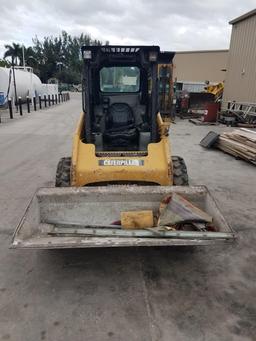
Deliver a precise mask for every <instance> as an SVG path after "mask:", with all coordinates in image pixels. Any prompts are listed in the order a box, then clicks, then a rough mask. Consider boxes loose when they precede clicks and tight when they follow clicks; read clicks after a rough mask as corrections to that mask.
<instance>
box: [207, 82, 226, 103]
mask: <svg viewBox="0 0 256 341" xmlns="http://www.w3.org/2000/svg"><path fill="white" fill-rule="evenodd" d="M205 90H206V92H208V93H210V94H213V95H214V96H215V102H217V101H218V100H220V99H221V98H222V95H223V91H224V83H223V82H220V83H218V84H213V85H208V86H207V87H206V88H205Z"/></svg>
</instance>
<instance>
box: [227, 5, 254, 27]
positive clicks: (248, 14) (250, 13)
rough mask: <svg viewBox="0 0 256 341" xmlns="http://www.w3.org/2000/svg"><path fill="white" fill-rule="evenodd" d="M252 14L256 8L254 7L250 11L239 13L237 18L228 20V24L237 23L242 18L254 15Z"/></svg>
mask: <svg viewBox="0 0 256 341" xmlns="http://www.w3.org/2000/svg"><path fill="white" fill-rule="evenodd" d="M254 15H256V8H254V9H253V10H251V11H250V12H247V13H245V14H243V15H240V16H239V17H237V18H235V19H233V20H231V21H229V24H230V25H234V24H237V23H238V22H240V21H243V20H245V19H248V18H250V17H252V16H254Z"/></svg>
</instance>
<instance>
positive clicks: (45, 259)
mask: <svg viewBox="0 0 256 341" xmlns="http://www.w3.org/2000/svg"><path fill="white" fill-rule="evenodd" d="M80 111H81V99H80V95H79V94H73V95H72V97H71V100H70V101H69V102H67V103H64V104H61V105H58V106H56V107H51V108H50V109H47V110H42V111H40V112H39V111H38V112H32V113H31V114H26V115H25V116H24V117H22V118H21V119H17V120H13V121H10V122H5V123H4V124H0V340H11V341H37V340H49V341H70V340H72V341H80V340H81V341H84V340H86V341H87V340H88V341H90V340H99V341H105V340H125V341H126V340H127V341H133V340H134V341H135V340H138V341H149V340H150V341H158V340H159V341H160V340H166V341H169V340H171V341H194V340H195V341H201V340H207V341H208V340H209V341H219V340H223V341H248V340H256V286H255V283H256V271H255V266H256V248H255V245H256V232H255V229H256V226H255V222H256V201H255V196H256V172H255V167H254V166H252V165H250V164H247V163H245V162H243V161H239V160H236V159H235V158H233V157H231V156H229V155H226V154H224V153H222V152H221V151H214V150H205V149H203V148H201V147H200V146H199V141H200V140H201V138H202V137H203V136H204V135H205V134H206V133H207V132H208V131H209V130H215V131H222V130H224V129H226V128H225V127H205V126H204V127H202V126H194V125H192V124H191V123H189V122H187V121H177V124H175V125H173V126H172V129H171V140H172V144H173V154H175V155H180V156H183V157H184V158H185V160H186V163H187V166H188V169H189V176H190V182H191V184H206V185H207V186H208V187H209V189H210V190H211V192H212V194H213V195H214V197H215V198H216V200H217V202H218V204H219V206H220V207H221V210H222V212H223V214H224V215H225V217H226V219H227V220H228V222H229V223H230V224H231V225H232V227H233V228H234V229H235V230H236V232H237V233H238V240H237V242H236V243H235V244H233V245H229V246H227V245H225V246H218V247H215V246H211V247H169V248H168V247H165V248H138V249H130V248H128V249H124V248H123V249H83V250H53V251H35V250H26V251H24V250H10V249H9V248H8V247H9V245H10V242H11V235H12V233H13V231H14V228H15V227H16V225H17V224H18V222H19V219H20V218H21V216H22V214H23V213H24V210H25V208H26V206H27V205H28V203H29V200H30V198H31V197H32V195H33V193H34V192H35V190H36V189H37V188H38V187H42V186H49V185H53V184H54V177H55V170H56V165H57V162H58V159H59V158H60V157H62V156H68V155H70V153H71V140H72V133H73V131H74V127H75V124H76V121H77V119H78V116H79V112H80Z"/></svg>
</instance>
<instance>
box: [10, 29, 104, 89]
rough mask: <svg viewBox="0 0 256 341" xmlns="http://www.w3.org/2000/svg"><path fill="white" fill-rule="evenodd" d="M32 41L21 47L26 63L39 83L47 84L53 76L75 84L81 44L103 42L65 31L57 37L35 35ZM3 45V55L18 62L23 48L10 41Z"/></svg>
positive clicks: (79, 62) (79, 65)
mask: <svg viewBox="0 0 256 341" xmlns="http://www.w3.org/2000/svg"><path fill="white" fill-rule="evenodd" d="M32 43H33V45H32V46H29V47H26V48H24V55H25V61H26V65H27V66H31V67H32V68H33V69H34V72H35V73H36V74H37V75H38V76H39V77H40V78H41V80H42V82H44V83H47V81H48V79H49V78H52V77H54V78H58V79H59V81H60V82H66V83H71V84H73V83H74V84H78V83H80V80H81V72H82V56H81V46H83V45H102V42H101V41H100V40H95V39H92V38H91V36H90V35H88V34H84V33H81V34H80V35H79V36H71V35H70V34H68V33H67V32H65V31H63V32H62V33H61V34H60V35H59V36H57V37H53V36H48V37H44V38H43V39H40V40H39V39H38V37H37V36H36V37H35V38H34V39H32ZM106 44H108V42H106ZM5 48H6V49H7V50H6V51H5V54H4V58H8V57H10V58H11V60H12V62H13V63H14V64H16V65H18V62H19V63H20V64H21V61H22V47H21V46H20V45H19V44H15V43H13V44H12V45H6V46H5Z"/></svg>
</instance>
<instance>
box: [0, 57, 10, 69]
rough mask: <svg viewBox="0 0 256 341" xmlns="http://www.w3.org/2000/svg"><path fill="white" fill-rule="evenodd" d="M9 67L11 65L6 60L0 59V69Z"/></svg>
mask: <svg viewBox="0 0 256 341" xmlns="http://www.w3.org/2000/svg"><path fill="white" fill-rule="evenodd" d="M10 65H11V64H10V63H9V62H8V61H7V60H5V59H0V66H1V67H5V66H6V67H8V66H9V67H10Z"/></svg>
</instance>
